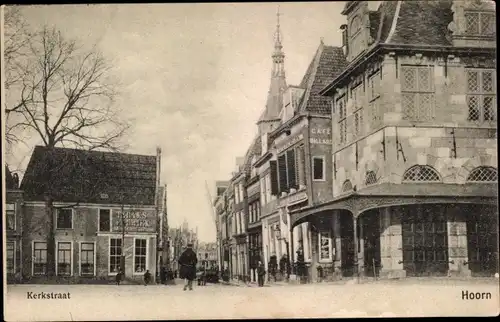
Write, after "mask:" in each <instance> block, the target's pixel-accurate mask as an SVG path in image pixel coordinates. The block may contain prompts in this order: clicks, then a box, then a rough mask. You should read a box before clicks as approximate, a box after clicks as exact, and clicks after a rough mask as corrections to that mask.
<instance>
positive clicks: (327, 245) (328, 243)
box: [318, 231, 332, 261]
mask: <svg viewBox="0 0 500 322" xmlns="http://www.w3.org/2000/svg"><path fill="white" fill-rule="evenodd" d="M318 237H319V238H318V239H319V260H320V261H332V238H331V234H330V232H329V231H323V232H319V233H318Z"/></svg>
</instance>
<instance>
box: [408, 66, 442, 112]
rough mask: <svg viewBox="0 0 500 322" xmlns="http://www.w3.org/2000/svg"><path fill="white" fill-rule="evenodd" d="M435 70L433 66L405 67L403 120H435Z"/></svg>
mask: <svg viewBox="0 0 500 322" xmlns="http://www.w3.org/2000/svg"><path fill="white" fill-rule="evenodd" d="M434 92H435V89H434V70H433V67H432V66H403V67H402V70H401V95H402V97H401V99H402V101H401V104H402V108H403V119H404V120H409V121H430V120H432V119H433V118H434V105H435V104H434V100H435V97H434Z"/></svg>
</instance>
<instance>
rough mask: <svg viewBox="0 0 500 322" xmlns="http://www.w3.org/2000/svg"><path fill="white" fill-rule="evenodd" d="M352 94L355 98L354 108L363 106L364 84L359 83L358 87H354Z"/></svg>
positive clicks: (353, 98)
mask: <svg viewBox="0 0 500 322" xmlns="http://www.w3.org/2000/svg"><path fill="white" fill-rule="evenodd" d="M351 96H352V100H353V103H354V104H353V106H354V110H357V109H359V108H362V107H363V101H364V99H363V98H364V87H363V84H359V85H357V86H356V87H354V88H353V89H352V90H351Z"/></svg>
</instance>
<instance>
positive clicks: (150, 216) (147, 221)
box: [112, 210, 156, 233]
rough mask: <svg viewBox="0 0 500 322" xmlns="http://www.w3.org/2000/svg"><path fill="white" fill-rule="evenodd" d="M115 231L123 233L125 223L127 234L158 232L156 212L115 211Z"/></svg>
mask: <svg viewBox="0 0 500 322" xmlns="http://www.w3.org/2000/svg"><path fill="white" fill-rule="evenodd" d="M112 222H113V231H114V232H122V227H123V223H125V232H127V233H131V232H147V233H154V232H155V231H156V216H155V211H154V210H149V211H147V210H125V211H124V212H123V215H122V212H121V210H113V220H112Z"/></svg>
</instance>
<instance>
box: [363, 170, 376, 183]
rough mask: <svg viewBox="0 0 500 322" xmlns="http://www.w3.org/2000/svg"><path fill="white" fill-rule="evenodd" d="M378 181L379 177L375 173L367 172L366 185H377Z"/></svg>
mask: <svg viewBox="0 0 500 322" xmlns="http://www.w3.org/2000/svg"><path fill="white" fill-rule="evenodd" d="M377 181H378V179H377V175H376V174H375V172H374V171H368V172H366V176H365V185H367V186H369V185H372V184H375V183H377Z"/></svg>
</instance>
